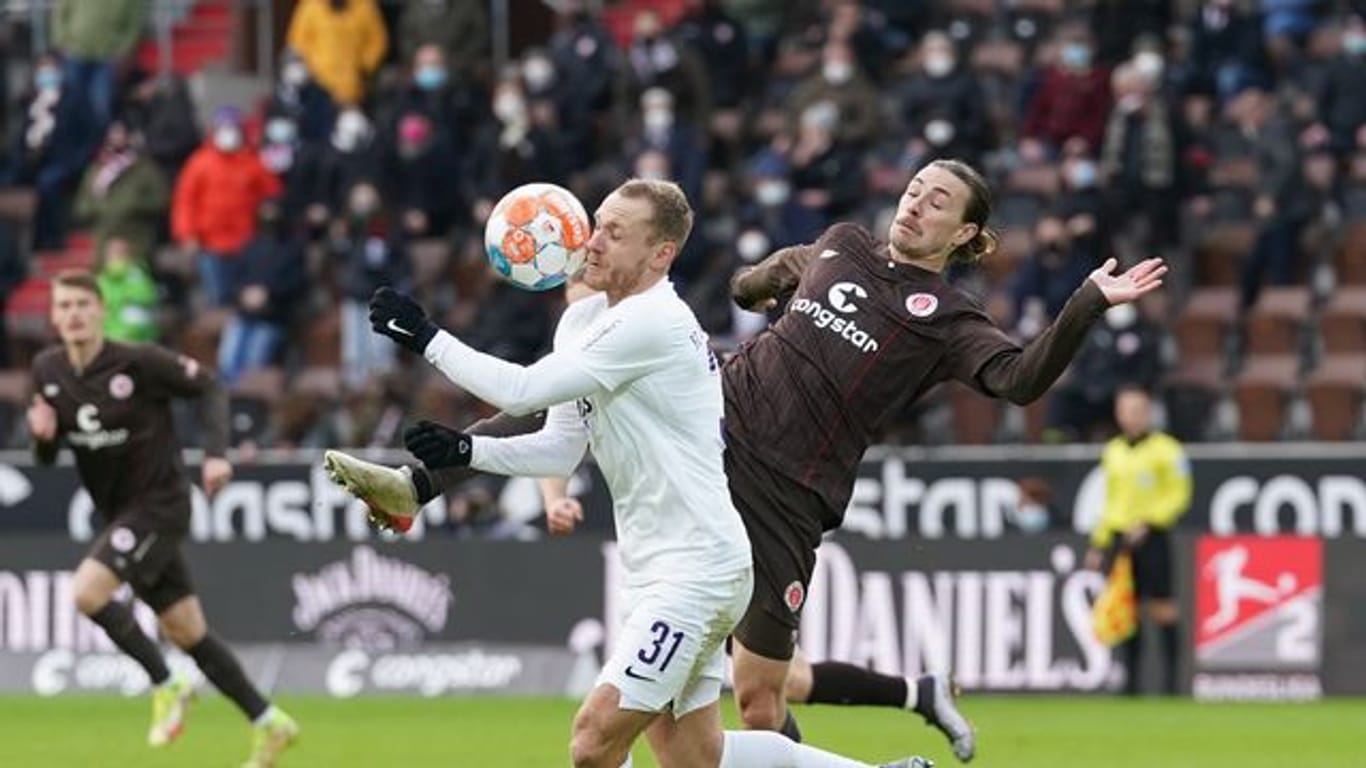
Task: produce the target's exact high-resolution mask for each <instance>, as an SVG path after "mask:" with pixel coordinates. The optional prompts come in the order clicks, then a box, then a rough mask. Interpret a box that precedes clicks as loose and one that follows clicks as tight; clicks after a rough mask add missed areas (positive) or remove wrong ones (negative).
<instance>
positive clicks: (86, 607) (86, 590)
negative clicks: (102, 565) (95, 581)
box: [73, 584, 109, 616]
mask: <svg viewBox="0 0 1366 768" xmlns="http://www.w3.org/2000/svg"><path fill="white" fill-rule="evenodd" d="M73 598H74V600H75V602H76V610H78V611H80V612H81V614H82V615H83V616H94V615H95V614H96V613H99V611H100V609H101V608H103V607H104V606H105V605H106V604H107V603H108V602H109V595H107V594H105V593H104V590H102V589H97V588H94V587H91V586H84V585H81V584H77V585H76V589H75V593H74V595H73Z"/></svg>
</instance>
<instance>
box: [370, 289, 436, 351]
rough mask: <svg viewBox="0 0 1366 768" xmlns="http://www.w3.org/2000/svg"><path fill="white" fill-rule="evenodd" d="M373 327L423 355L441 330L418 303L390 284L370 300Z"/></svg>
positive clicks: (376, 331) (376, 292) (371, 325)
mask: <svg viewBox="0 0 1366 768" xmlns="http://www.w3.org/2000/svg"><path fill="white" fill-rule="evenodd" d="M370 327H371V328H374V329H375V333H381V334H384V335H385V336H388V337H389V338H391V339H393V340H394V341H395V342H397V343H398V344H399V345H401V346H403V347H405V348H407V349H409V350H411V351H413V352H416V353H417V354H419V355H420V354H422V353H423V352H424V351H426V349H427V345H428V344H430V343H431V341H432V337H433V336H435V335H436V331H437V328H436V325H435V324H434V323H432V321H431V320H428V319H427V313H426V312H424V311H422V307H421V306H419V305H418V303H417V302H416V301H413V300H412V299H410V298H408V297H407V296H404V295H403V294H401V293H399V292H398V291H395V290H394V289H393V288H390V287H389V286H387V285H386V286H383V287H382V288H380V289H379V290H377V291H375V295H373V296H371V297H370Z"/></svg>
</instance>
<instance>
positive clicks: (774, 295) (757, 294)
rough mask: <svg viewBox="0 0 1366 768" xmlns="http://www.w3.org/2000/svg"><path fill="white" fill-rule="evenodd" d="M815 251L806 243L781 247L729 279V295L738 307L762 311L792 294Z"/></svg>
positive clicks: (774, 305)
mask: <svg viewBox="0 0 1366 768" xmlns="http://www.w3.org/2000/svg"><path fill="white" fill-rule="evenodd" d="M815 253H816V251H815V249H814V248H812V247H811V246H809V245H793V246H789V247H787V248H782V249H779V250H777V251H775V252H774V253H772V254H771V255H769V257H768V258H766V259H764V260H763V261H761V262H759V263H758V264H755V265H754V266H752V267H745V268H744V269H741V270H740V271H738V272H736V273H735V276H734V277H732V278H731V279H730V295H731V298H733V299H734V300H735V303H736V304H737V305H739V306H740V308H741V309H750V310H755V311H764V310H768V309H772V308H773V307H776V306H777V305H778V304H779V303H780V302H781V301H782V300H783V299H785V298H787V297H788V296H791V295H792V292H793V291H795V290H796V289H797V284H798V283H800V282H801V280H802V272H804V271H805V270H806V265H807V264H810V263H811V258H812V257H813V256H814V255H815Z"/></svg>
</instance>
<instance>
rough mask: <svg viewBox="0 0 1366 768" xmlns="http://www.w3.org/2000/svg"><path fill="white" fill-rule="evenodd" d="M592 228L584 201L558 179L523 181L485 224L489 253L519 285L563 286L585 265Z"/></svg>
mask: <svg viewBox="0 0 1366 768" xmlns="http://www.w3.org/2000/svg"><path fill="white" fill-rule="evenodd" d="M590 234H592V228H591V226H590V224H589V221H588V212H587V211H586V210H584V207H583V203H580V202H579V199H578V198H577V197H575V196H574V194H573V193H572V192H570V191H569V190H567V189H565V188H563V187H559V186H556V185H554V184H523V185H522V186H520V187H517V188H516V189H514V190H512V191H511V192H509V193H507V194H506V195H503V198H502V199H501V200H499V201H498V204H497V205H495V206H494V207H493V212H492V213H491V214H489V220H488V223H487V224H486V225H485V226H484V252H485V253H486V254H487V255H488V259H489V263H490V264H492V265H493V268H494V269H495V270H497V271H498V274H500V275H502V276H503V277H505V278H507V280H508V281H509V282H511V283H512V284H513V285H516V286H517V287H519V288H525V289H527V290H529V291H545V290H549V289H551V288H555V287H557V286H560V285H563V284H564V281H565V280H567V279H569V276H570V275H572V274H574V273H575V272H577V271H578V270H579V268H580V267H581V266H583V258H584V248H585V246H586V245H587V244H588V237H589V235H590Z"/></svg>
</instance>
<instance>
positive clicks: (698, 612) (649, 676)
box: [597, 568, 754, 719]
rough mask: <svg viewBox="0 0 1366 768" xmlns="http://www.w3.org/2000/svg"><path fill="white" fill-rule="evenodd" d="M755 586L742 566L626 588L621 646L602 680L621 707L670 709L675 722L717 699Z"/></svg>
mask: <svg viewBox="0 0 1366 768" xmlns="http://www.w3.org/2000/svg"><path fill="white" fill-rule="evenodd" d="M753 591H754V571H753V570H751V569H750V568H745V569H744V570H743V571H737V572H734V573H733V574H731V575H730V576H727V577H723V578H719V579H708V580H707V581H699V580H693V581H689V582H687V583H665V584H657V585H654V586H652V587H651V588H649V589H647V590H643V591H640V592H636V593H634V594H631V593H628V594H627V595H625V596H624V597H626V599H627V601H628V602H627V607H626V610H625V612H624V614H623V620H622V624H621V631H620V632H619V634H618V635H617V640H616V643H615V646H616V647H615V648H613V650H612V655H611V657H610V658H608V659H607V664H606V665H605V666H604V667H603V668H602V672H600V673H599V674H598V680H597V684H598V685H603V684H607V685H611V686H613V687H615V688H616V689H617V690H618V691H619V692H620V693H621V704H620V707H621V708H622V709H629V710H633V711H639V712H663V711H665V710H666V709H667V710H672V712H673V716H674V719H678V718H680V717H682V716H684V715H686V714H688V713H689V712H692V711H693V710H696V709H699V708H701V707H705V706H706V705H708V704H711V703H712V702H714V701H717V700H718V699H720V698H721V682H722V679H723V677H724V675H725V661H726V657H725V642H726V638H727V637H729V636H730V633H731V630H733V629H734V628H735V625H736V624H737V623H739V621H740V617H741V616H743V615H744V613H745V609H746V608H747V607H748V606H749V598H750V593H752V592H753Z"/></svg>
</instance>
